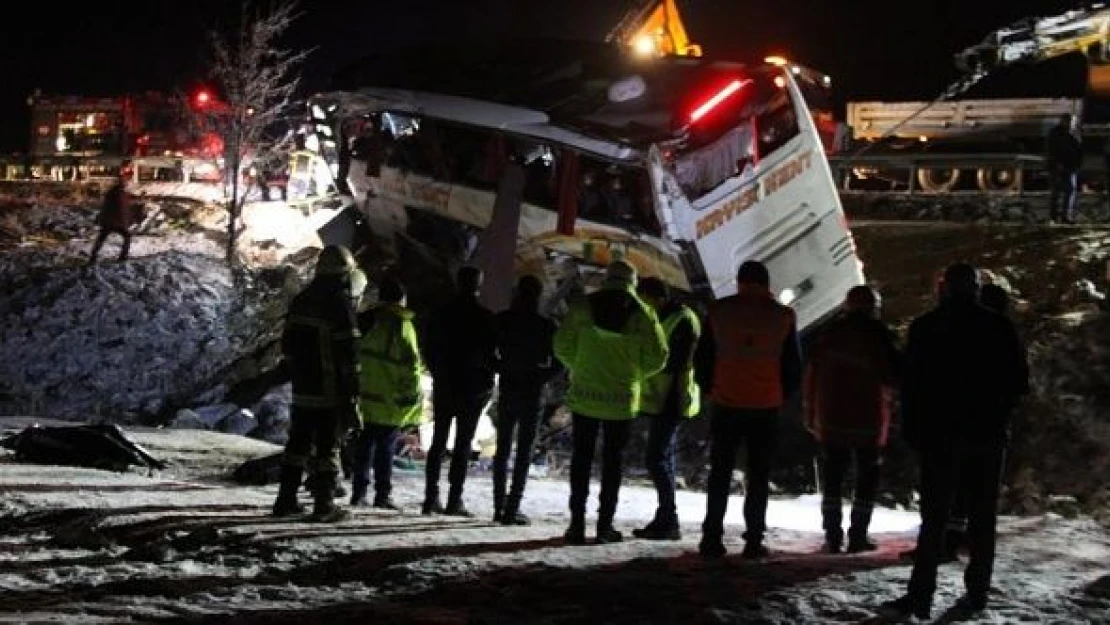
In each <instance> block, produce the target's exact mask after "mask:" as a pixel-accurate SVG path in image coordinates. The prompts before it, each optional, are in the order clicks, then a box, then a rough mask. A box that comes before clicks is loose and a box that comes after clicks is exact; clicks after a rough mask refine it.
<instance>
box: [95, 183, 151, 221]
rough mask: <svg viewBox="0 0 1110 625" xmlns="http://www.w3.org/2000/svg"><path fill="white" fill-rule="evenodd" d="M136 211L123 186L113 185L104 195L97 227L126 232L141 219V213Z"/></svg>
mask: <svg viewBox="0 0 1110 625" xmlns="http://www.w3.org/2000/svg"><path fill="white" fill-rule="evenodd" d="M136 209H137V207H136V206H135V205H134V203H133V202H132V200H131V197H130V196H128V195H127V191H125V190H124V188H123V185H122V184H115V185H112V187H111V188H110V189H108V191H107V192H106V193H105V194H104V201H103V203H102V204H101V205H100V213H99V214H98V215H97V218H96V222H97V225H99V226H100V227H101V228H104V229H106V230H112V231H117V232H126V231H127V230H128V229H129V228H130V227H131V225H132V224H134V223H136V222H138V221H140V219H141V215H140V211H138V210H136Z"/></svg>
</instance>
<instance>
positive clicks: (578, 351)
mask: <svg viewBox="0 0 1110 625" xmlns="http://www.w3.org/2000/svg"><path fill="white" fill-rule="evenodd" d="M555 356H556V357H557V358H558V359H559V360H560V361H562V363H563V364H564V365H565V366H566V367H567V369H569V370H570V390H569V391H568V392H567V407H569V408H570V409H571V411H572V412H575V413H578V414H582V415H585V416H587V417H593V418H595V419H605V420H625V419H632V418H634V417H635V416H636V413H637V412H639V410H640V393H641V390H642V387H643V382H644V380H645V379H646V378H648V377H650V376H652V375H654V374H655V373H657V372H658V371H659V370H661V369H662V368H663V366H664V365H665V364H666V363H667V339H666V336H664V334H663V328H662V327H661V326H660V325H659V321H658V319H657V318H656V316H655V313H654V312H653V311H652V310H651V308H649V307H648V305H647V304H645V303H643V302H642V301H641V300H640V298H639V297H637V296H636V293H635V291H633V289H632V287H631V285H630V284H623V285H622V284H610V285H606V286H604V287H603V288H602V289H601V290H600V291H598V292H596V293H594V294H592V295H590V296H589V297H587V298H586V299H585V300H582V301H578V302H575V303H573V304H572V305H571V307H570V311H569V312H568V313H567V316H566V318H565V319H564V320H563V324H562V325H561V326H560V327H559V330H558V331H557V332H556V333H555Z"/></svg>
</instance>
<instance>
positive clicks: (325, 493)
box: [312, 473, 351, 523]
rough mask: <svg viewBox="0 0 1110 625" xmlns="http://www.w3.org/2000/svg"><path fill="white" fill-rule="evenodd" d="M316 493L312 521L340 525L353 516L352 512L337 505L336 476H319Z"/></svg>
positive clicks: (327, 474) (329, 474)
mask: <svg viewBox="0 0 1110 625" xmlns="http://www.w3.org/2000/svg"><path fill="white" fill-rule="evenodd" d="M316 477H317V481H316V491H315V492H314V493H312V495H313V497H314V501H313V506H312V520H313V521H317V522H320V523H338V522H339V521H343V520H346V519H347V518H348V517H350V516H351V513H350V511H348V510H344V509H343V508H340V507H339V506H337V505H335V474H334V473H319V474H317V476H316Z"/></svg>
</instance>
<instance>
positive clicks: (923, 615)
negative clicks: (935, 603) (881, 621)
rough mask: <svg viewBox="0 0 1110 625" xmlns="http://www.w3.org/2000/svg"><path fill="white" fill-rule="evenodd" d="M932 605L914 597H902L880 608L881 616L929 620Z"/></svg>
mask: <svg viewBox="0 0 1110 625" xmlns="http://www.w3.org/2000/svg"><path fill="white" fill-rule="evenodd" d="M931 603H932V602H931V601H927V600H921V599H918V598H916V597H913V596H912V595H902V596H901V597H899V598H897V599H894V600H892V601H887V602H885V603H883V604H882V605H881V606H879V614H881V615H882V616H886V617H888V618H907V617H909V616H914V617H915V618H919V619H922V620H928V619H929V617H930V613H931V612H932V606H931V605H930V604H931Z"/></svg>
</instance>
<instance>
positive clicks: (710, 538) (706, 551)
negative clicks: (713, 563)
mask: <svg viewBox="0 0 1110 625" xmlns="http://www.w3.org/2000/svg"><path fill="white" fill-rule="evenodd" d="M726 553H728V550H727V549H725V544H724V542H722V541H721V535H720V534H704V533H703V534H702V536H701V542H700V543H698V554H699V555H701V557H703V558H706V559H714V558H723V557H724V556H725V554H726Z"/></svg>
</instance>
